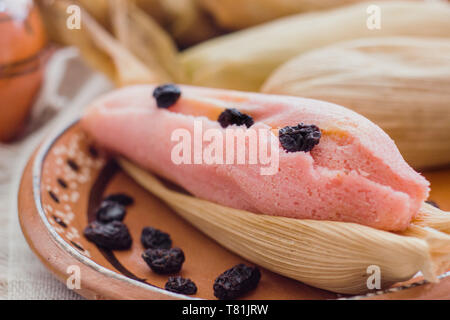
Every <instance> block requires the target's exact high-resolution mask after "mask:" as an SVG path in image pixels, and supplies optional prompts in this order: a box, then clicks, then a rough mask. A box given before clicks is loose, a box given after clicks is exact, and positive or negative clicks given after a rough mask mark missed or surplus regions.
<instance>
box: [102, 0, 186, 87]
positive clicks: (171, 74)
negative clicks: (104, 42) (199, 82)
mask: <svg viewBox="0 0 450 320" xmlns="http://www.w3.org/2000/svg"><path fill="white" fill-rule="evenodd" d="M110 5H111V20H112V25H113V30H114V34H115V35H116V37H117V39H118V40H119V41H120V43H121V44H122V45H123V46H125V48H127V49H128V50H129V51H130V52H131V53H133V54H134V55H135V56H136V57H137V58H138V59H139V60H140V61H142V62H144V63H145V65H146V66H148V68H149V69H150V70H152V71H153V72H155V73H157V74H159V75H161V77H162V78H163V80H165V81H168V80H170V79H172V80H173V81H175V82H183V79H184V73H183V70H182V68H181V65H180V63H179V61H178V60H177V49H176V47H175V45H174V43H173V41H172V40H171V38H170V37H169V35H168V34H167V33H165V32H161V29H160V27H159V26H158V25H157V23H156V22H155V21H153V20H152V19H150V18H149V17H148V15H147V14H145V13H144V12H143V11H142V10H141V9H139V8H138V7H137V6H136V5H134V4H133V3H132V2H129V1H128V0H110ZM155 48H156V49H157V50H154V49H155ZM150 53H151V54H150Z"/></svg>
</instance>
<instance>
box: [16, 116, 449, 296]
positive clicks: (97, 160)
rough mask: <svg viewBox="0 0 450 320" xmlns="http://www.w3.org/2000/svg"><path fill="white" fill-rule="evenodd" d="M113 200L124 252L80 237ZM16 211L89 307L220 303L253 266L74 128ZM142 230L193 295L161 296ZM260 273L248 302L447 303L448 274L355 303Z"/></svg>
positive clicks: (30, 169) (45, 147)
mask: <svg viewBox="0 0 450 320" xmlns="http://www.w3.org/2000/svg"><path fill="white" fill-rule="evenodd" d="M431 175H433V174H431ZM442 175H444V177H445V176H446V177H447V178H448V177H449V176H450V170H447V171H445V172H443V173H442V174H439V175H436V176H442ZM440 190H442V189H440ZM116 192H124V193H127V194H129V195H132V196H133V198H134V199H135V204H134V205H132V206H131V207H129V208H128V210H127V215H126V217H125V220H124V223H125V224H126V225H127V226H128V228H129V230H130V233H131V235H132V237H133V245H132V248H131V249H130V250H127V251H109V250H104V249H100V248H98V247H97V246H95V245H94V244H93V243H91V242H89V241H87V240H86V239H85V238H84V236H83V229H84V228H85V226H86V225H87V224H88V222H90V221H92V220H94V218H95V209H96V208H97V207H98V205H99V203H100V201H101V200H102V198H103V197H104V196H106V195H108V194H111V193H116ZM447 192H448V189H447ZM438 194H439V193H437V195H438ZM445 194H446V192H442V195H441V196H440V197H436V198H434V200H435V201H438V202H439V201H441V197H442V201H447V203H446V205H447V206H449V205H450V203H449V199H448V196H446V195H445ZM444 199H445V200H444ZM441 204H443V203H441ZM18 208H19V217H20V223H21V227H22V230H23V233H24V235H25V237H26V239H27V241H28V243H29V245H30V247H31V249H32V250H33V251H34V252H35V253H36V255H37V256H38V257H39V258H40V259H41V261H42V262H43V263H44V265H45V266H46V267H47V268H48V269H49V270H50V271H51V272H53V273H54V274H55V275H56V277H57V278H58V279H59V280H61V281H63V282H64V283H66V281H67V279H68V278H69V276H70V275H71V274H72V273H73V270H74V269H73V267H72V268H70V267H71V266H78V267H79V268H80V269H79V270H80V275H81V277H80V278H81V288H80V289H75V291H76V292H77V293H79V294H80V295H82V296H84V297H86V298H89V299H193V298H194V299H196V298H200V299H215V297H214V295H213V290H212V284H213V282H214V279H215V278H216V277H217V276H218V275H219V274H220V273H222V272H223V271H225V270H226V269H228V268H230V267H232V266H233V265H235V264H237V263H240V262H242V263H247V264H251V263H249V262H248V261H246V260H245V259H243V258H242V257H239V256H237V255H235V254H233V253H232V252H230V251H228V250H226V249H224V248H223V247H221V246H220V245H219V244H217V243H216V242H214V241H213V240H212V239H210V238H208V237H206V236H205V235H204V234H202V233H201V232H200V231H198V230H196V229H195V228H194V227H193V226H191V225H189V224H188V223H187V222H185V221H183V219H182V218H180V217H178V216H177V215H176V213H174V212H173V211H171V210H170V209H169V208H168V207H167V206H166V205H165V204H164V203H162V202H161V201H159V200H158V199H157V198H155V197H154V196H153V195H152V194H150V193H148V192H147V191H145V190H144V189H142V188H141V187H140V186H139V185H137V184H136V183H135V182H134V181H133V180H132V179H131V178H129V177H128V176H127V175H126V174H125V173H124V172H123V171H121V169H120V168H119V167H118V166H117V165H116V163H115V162H114V160H113V159H111V158H109V157H108V155H107V154H106V153H105V152H103V151H102V150H100V149H99V148H97V147H96V146H94V145H93V143H92V141H90V139H89V138H88V137H87V136H86V135H85V133H84V132H83V131H82V130H81V129H80V126H79V125H78V124H77V122H74V123H71V124H69V125H67V126H65V127H64V128H62V129H61V130H57V132H56V133H55V134H53V135H51V136H49V137H48V138H47V139H46V140H45V141H44V142H43V143H42V144H41V146H40V147H39V148H38V149H37V150H36V152H35V153H34V155H33V156H32V158H31V159H30V160H29V162H28V164H27V166H26V168H25V171H24V173H23V177H22V181H21V186H20V190H19V206H18ZM443 209H446V208H443ZM447 209H448V207H447ZM144 226H153V227H156V228H159V229H161V230H164V231H166V232H168V233H170V234H171V236H172V239H173V242H174V246H178V247H181V248H182V249H183V251H184V253H185V255H186V262H185V263H184V265H183V269H182V271H181V272H180V275H181V276H183V277H187V278H190V279H192V280H193V281H194V282H195V283H196V284H197V287H198V292H197V294H196V295H193V296H186V295H181V294H174V293H171V292H168V291H166V290H164V289H163V288H164V284H165V282H166V281H167V278H168V276H163V275H157V274H155V273H153V272H152V271H150V269H149V268H148V267H147V265H146V264H145V262H144V261H143V260H142V258H141V253H142V251H143V250H144V249H143V247H142V245H141V243H140V234H141V231H142V228H143V227H144ZM261 273H262V278H261V282H260V284H259V286H258V288H257V289H256V290H254V291H253V292H251V293H249V294H248V295H246V296H245V297H243V299H338V298H358V299H359V298H378V299H379V298H383V299H409V298H430V299H436V298H441V299H445V298H450V276H449V274H450V273H447V274H444V275H442V276H441V281H440V282H439V283H438V284H431V283H425V282H423V281H421V279H420V278H415V279H412V280H411V281H409V282H408V283H406V284H399V285H398V286H396V287H395V288H392V289H389V290H387V291H379V292H372V293H370V294H368V295H365V296H358V297H349V296H343V295H338V294H335V293H332V292H327V291H324V290H320V289H317V288H313V287H310V286H307V285H305V284H302V283H300V282H298V281H295V280H291V279H288V278H285V277H282V276H279V275H277V274H275V273H272V272H270V271H267V270H264V269H262V270H261Z"/></svg>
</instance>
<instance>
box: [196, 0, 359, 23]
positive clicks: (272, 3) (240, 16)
mask: <svg viewBox="0 0 450 320" xmlns="http://www.w3.org/2000/svg"><path fill="white" fill-rule="evenodd" d="M199 1H200V3H201V4H202V6H203V7H204V8H206V9H207V10H209V11H210V12H211V14H212V15H213V16H214V18H215V19H216V21H217V23H218V24H219V25H221V26H222V27H225V28H229V29H243V28H247V27H251V26H254V25H256V24H260V23H263V22H267V21H270V20H273V19H276V18H280V17H283V16H287V15H290V14H295V13H301V12H308V11H315V10H323V9H328V8H333V7H338V6H343V5H347V4H351V3H355V2H361V1H363V0H319V1H318V0H239V1H237V0H199Z"/></svg>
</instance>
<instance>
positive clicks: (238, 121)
mask: <svg viewBox="0 0 450 320" xmlns="http://www.w3.org/2000/svg"><path fill="white" fill-rule="evenodd" d="M217 121H218V122H219V123H220V125H221V126H222V128H226V127H228V126H231V125H233V124H235V125H238V126H241V125H243V124H245V126H246V127H247V128H250V127H251V126H252V125H253V124H254V121H253V118H252V117H251V116H249V115H248V114H245V113H242V112H240V111H239V110H237V109H235V108H231V109H225V111H223V112H222V113H221V114H220V115H219V118H218V119H217Z"/></svg>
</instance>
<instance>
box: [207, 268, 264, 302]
mask: <svg viewBox="0 0 450 320" xmlns="http://www.w3.org/2000/svg"><path fill="white" fill-rule="evenodd" d="M259 279H261V272H260V271H259V269H258V267H248V266H246V265H244V264H242V263H241V264H238V265H236V266H234V267H233V268H231V269H228V270H227V271H225V272H224V273H222V274H221V275H220V276H218V277H217V279H216V280H215V281H214V286H213V288H214V296H216V297H217V298H219V299H221V300H228V299H235V298H237V297H239V296H241V295H243V294H245V293H247V292H249V291H250V290H253V289H255V288H256V286H257V285H258V283H259Z"/></svg>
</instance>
